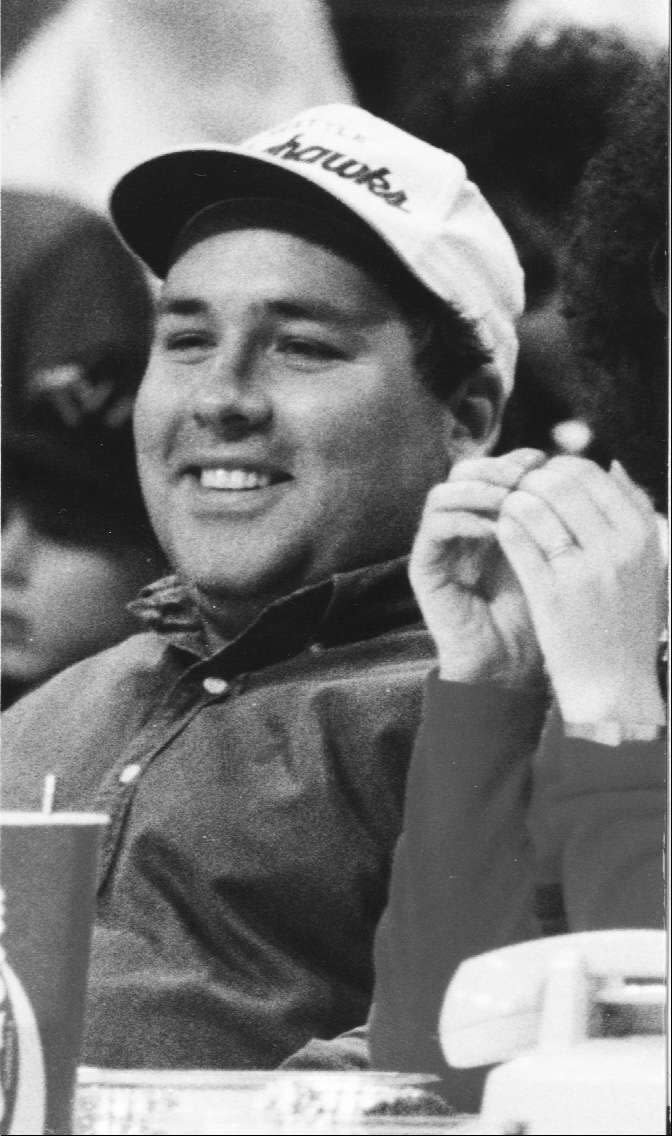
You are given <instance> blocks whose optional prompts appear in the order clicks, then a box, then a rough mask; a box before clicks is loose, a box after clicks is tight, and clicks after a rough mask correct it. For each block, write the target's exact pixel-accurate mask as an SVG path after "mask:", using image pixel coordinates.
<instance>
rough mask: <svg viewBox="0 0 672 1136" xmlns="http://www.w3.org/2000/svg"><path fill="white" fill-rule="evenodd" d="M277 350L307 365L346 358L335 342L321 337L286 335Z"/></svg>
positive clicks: (294, 360)
mask: <svg viewBox="0 0 672 1136" xmlns="http://www.w3.org/2000/svg"><path fill="white" fill-rule="evenodd" d="M277 350H278V351H279V352H280V353H281V354H282V355H284V356H285V357H287V358H288V359H290V360H291V361H293V362H296V363H298V364H299V365H300V364H302V363H303V364H305V365H311V364H313V365H317V364H320V363H331V362H333V361H334V360H335V359H342V358H344V352H343V351H342V350H341V349H340V348H338V347H336V346H335V344H333V343H327V342H325V341H324V340H321V339H303V338H300V337H297V336H285V337H284V338H282V339H280V340H279V341H278V344H277Z"/></svg>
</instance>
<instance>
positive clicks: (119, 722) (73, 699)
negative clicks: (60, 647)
mask: <svg viewBox="0 0 672 1136" xmlns="http://www.w3.org/2000/svg"><path fill="white" fill-rule="evenodd" d="M165 655H166V647H165V645H164V644H163V642H162V640H161V639H160V638H159V637H158V636H157V635H155V634H152V633H149V634H147V633H145V634H141V635H134V636H132V637H131V638H130V639H127V640H124V641H123V642H122V643H120V644H118V645H117V646H115V647H111V648H109V649H108V650H106V651H102V652H101V653H100V654H98V655H93V656H91V657H90V658H88V659H83V660H82V661H81V662H79V663H76V664H75V665H74V666H72V667H69V668H68V669H67V670H64V671H61V673H60V674H58V675H56V676H55V677H54V678H52V679H51V680H50V681H49V682H46V683H45V684H44V685H43V686H41V687H39V688H38V689H37V690H35V691H33V692H32V693H31V694H28V695H26V696H25V697H24V698H21V699H19V701H18V702H16V703H15V704H14V706H12V708H11V709H10V710H8V711H6V713H4V714H3V716H2V750H3V777H2V796H3V803H4V804H5V807H11V808H17V807H20V808H24V807H25V808H27V807H37V805H36V802H35V800H34V799H33V798H34V795H35V792H37V791H38V789H39V785H41V783H42V781H43V779H44V776H45V775H46V773H48V772H53V773H54V774H56V775H57V777H58V779H59V782H60V784H61V785H62V786H63V787H64V788H65V787H66V786H67V785H68V784H70V783H71V785H72V790H71V793H72V794H75V795H73V796H72V799H70V794H68V800H67V802H66V803H67V804H68V805H69V806H70V807H74V806H76V805H78V804H79V803H80V802H79V799H78V797H77V796H76V794H77V793H79V792H80V791H81V792H83V790H82V789H81V786H82V785H84V783H85V782H86V781H87V779H88V777H89V773H90V776H91V778H93V777H94V775H95V773H96V771H98V772H100V773H102V772H103V771H104V770H105V769H106V768H107V767H109V766H110V765H111V764H112V763H113V762H114V761H115V760H116V758H117V756H118V754H119V753H120V752H121V751H122V750H123V747H124V745H125V744H126V743H127V741H128V739H129V737H130V736H132V735H133V733H134V732H135V731H137V730H138V729H139V728H140V727H141V725H142V723H143V721H144V720H145V719H146V717H147V716H148V714H149V712H150V710H151V707H152V706H153V705H154V704H155V702H156V701H157V699H158V698H160V697H161V694H162V693H163V692H164V691H165V688H166V681H167V673H166V661H165ZM87 770H88V772H87ZM36 786H37V787H38V788H36ZM86 799H87V798H86V796H83V797H82V801H84V802H85V801H86Z"/></svg>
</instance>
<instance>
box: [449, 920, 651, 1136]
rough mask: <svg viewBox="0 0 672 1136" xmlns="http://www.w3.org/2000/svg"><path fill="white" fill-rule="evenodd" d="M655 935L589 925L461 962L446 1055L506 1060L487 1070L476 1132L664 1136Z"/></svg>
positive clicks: (465, 1063)
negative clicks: (589, 928)
mask: <svg viewBox="0 0 672 1136" xmlns="http://www.w3.org/2000/svg"><path fill="white" fill-rule="evenodd" d="M666 964H667V951H666V936H665V932H664V931H654V930H614V931H587V932H582V933H578V934H571V935H557V936H555V937H553V938H548V939H538V940H534V941H533V942H528V943H520V944H518V945H516V946H512V947H506V948H504V949H503V950H499V951H492V952H490V953H489V954H485V955H479V956H477V957H476V958H472V959H468V960H467V961H466V962H464V963H462V965H461V966H460V967H459V969H458V971H457V973H456V975H455V977H454V979H453V981H452V982H451V984H450V986H449V988H448V991H447V993H446V996H445V999H444V1003H443V1007H442V1010H441V1016H440V1022H439V1035H440V1040H441V1046H442V1049H443V1053H444V1056H445V1057H446V1060H447V1061H448V1063H449V1064H451V1065H454V1066H457V1067H458V1068H459V1067H469V1066H476V1065H490V1064H494V1063H497V1062H509V1064H504V1065H501V1066H500V1067H499V1068H498V1069H495V1070H494V1071H493V1072H492V1073H491V1074H490V1075H489V1077H488V1080H487V1082H486V1087H485V1093H484V1096H483V1105H482V1116H481V1124H482V1125H484V1127H483V1131H484V1132H486V1131H487V1132H488V1133H490V1132H492V1133H514V1132H520V1133H523V1132H524V1133H528V1134H530V1136H532V1134H536V1133H539V1134H542V1133H543V1134H544V1136H546V1134H549V1136H552V1134H554V1133H568V1134H570V1133H577V1134H580V1136H585V1134H587V1133H590V1134H595V1136H597V1134H600V1133H605V1134H608V1136H615V1134H620V1133H622V1134H623V1136H636V1134H639V1133H642V1136H652V1134H656V1133H664V1132H665V1109H666V1068H665V1065H666V1061H665V1037H664V1021H663V1016H664V1006H665V976H666Z"/></svg>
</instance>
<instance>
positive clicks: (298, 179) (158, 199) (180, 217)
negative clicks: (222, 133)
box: [110, 146, 374, 277]
mask: <svg viewBox="0 0 672 1136" xmlns="http://www.w3.org/2000/svg"><path fill="white" fill-rule="evenodd" d="M245 197H266V198H268V197H277V198H278V199H279V200H288V201H292V202H294V203H297V204H299V205H302V204H303V205H308V206H312V207H313V208H318V209H319V208H320V207H322V209H323V210H328V211H329V212H330V213H334V211H336V212H341V213H343V214H345V215H348V216H349V217H351V218H354V217H355V216H357V215H356V214H355V213H354V211H353V210H350V209H348V208H347V206H344V205H343V203H342V202H341V201H339V200H338V198H336V197H335V196H333V195H332V194H330V193H328V192H327V190H325V189H322V188H321V187H320V186H318V185H315V184H313V182H311V181H308V180H307V179H306V178H305V177H302V176H301V174H299V173H294V172H293V171H292V170H291V169H287V168H286V167H285V166H279V165H276V164H275V163H274V162H272V161H270V160H269V161H267V160H266V159H264V158H261V157H259V158H257V157H253V156H252V155H250V154H249V153H246V152H243V151H241V150H239V149H237V148H236V147H233V146H231V147H209V148H205V147H204V148H202V149H193V148H190V149H188V150H186V149H185V150H176V151H173V152H171V153H168V154H162V155H159V156H158V157H156V158H150V159H149V160H148V161H146V162H143V163H142V164H141V165H139V166H136V167H135V168H134V169H132V170H130V171H129V173H127V174H126V175H125V176H124V177H123V178H121V180H120V181H119V183H118V184H117V186H116V187H115V189H114V191H113V193H112V197H111V199H110V213H111V216H112V220H113V221H114V224H115V225H116V227H117V229H118V231H119V233H120V235H121V237H122V238H123V240H124V241H125V243H126V244H127V245H128V247H129V248H130V249H131V251H132V252H134V253H135V254H136V256H139V257H140V259H141V260H142V261H144V263H145V264H146V265H147V266H148V268H150V269H151V270H152V272H153V273H154V274H155V275H156V276H159V277H163V276H165V275H166V273H167V271H168V269H169V267H170V263H171V253H172V250H173V249H174V248H175V245H176V242H177V238H178V236H179V234H180V233H181V232H182V230H183V228H184V226H185V225H186V224H187V222H188V221H190V220H191V218H192V217H194V216H195V215H196V214H197V213H199V212H200V211H201V210H202V209H205V208H206V207H207V206H208V205H214V204H215V203H216V202H218V201H225V200H228V199H230V198H245ZM367 228H370V226H368V225H367ZM371 231H372V232H373V231H374V230H373V229H371Z"/></svg>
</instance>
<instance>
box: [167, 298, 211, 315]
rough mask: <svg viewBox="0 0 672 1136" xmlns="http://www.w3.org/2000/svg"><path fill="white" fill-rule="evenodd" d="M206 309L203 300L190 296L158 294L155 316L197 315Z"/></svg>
mask: <svg viewBox="0 0 672 1136" xmlns="http://www.w3.org/2000/svg"><path fill="white" fill-rule="evenodd" d="M206 310H207V304H206V303H205V301H204V300H199V299H198V298H196V297H193V298H192V297H191V296H160V297H159V300H158V303H157V305H156V318H157V319H160V318H161V316H198V315H203V313H204V312H205V311H206Z"/></svg>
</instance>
